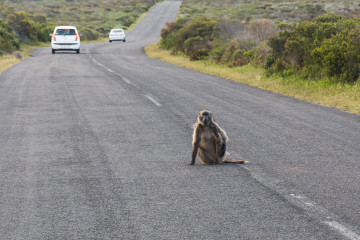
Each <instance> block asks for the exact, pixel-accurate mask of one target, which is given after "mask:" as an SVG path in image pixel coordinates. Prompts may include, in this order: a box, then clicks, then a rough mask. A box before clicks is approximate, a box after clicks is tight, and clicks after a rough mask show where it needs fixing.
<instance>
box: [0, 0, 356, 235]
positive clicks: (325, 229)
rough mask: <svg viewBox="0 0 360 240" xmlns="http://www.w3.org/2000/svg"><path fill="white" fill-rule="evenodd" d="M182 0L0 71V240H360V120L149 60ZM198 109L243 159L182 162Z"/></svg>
mask: <svg viewBox="0 0 360 240" xmlns="http://www.w3.org/2000/svg"><path fill="white" fill-rule="evenodd" d="M180 4H181V3H180V2H176V1H169V2H163V3H159V4H158V5H157V6H156V7H155V8H153V10H152V11H151V12H150V13H149V14H148V15H147V17H146V18H145V19H144V21H143V22H141V23H140V24H139V25H138V26H137V27H136V28H135V29H134V30H132V31H131V32H129V33H127V42H126V43H122V42H113V43H108V42H102V43H96V44H82V48H81V54H75V53H72V52H63V53H61V52H57V53H56V54H54V55H53V54H51V49H50V47H48V48H41V49H38V50H36V51H34V53H33V57H31V58H28V59H26V60H25V61H23V62H21V63H19V64H17V65H16V66H14V67H12V68H10V69H8V70H7V71H5V72H4V73H3V74H1V75H0V239H206V240H208V239H306V240H309V239H316V240H318V239H326V240H329V239H355V240H356V239H360V237H359V236H360V201H359V199H360V173H359V172H360V146H359V140H360V117H359V116H358V115H352V114H349V113H346V112H342V111H339V110H336V109H332V108H327V107H322V106H319V105H315V104H311V103H306V102H302V101H298V100H296V99H293V98H289V97H285V96H281V95H277V94H273V93H271V92H268V91H263V90H260V89H257V88H253V87H249V86H247V85H243V84H239V83H235V82H232V81H230V80H226V79H221V78H218V77H214V76H210V75H207V74H202V73H199V72H196V71H192V70H187V69H185V68H182V67H177V66H174V65H171V64H168V63H166V62H162V61H159V60H156V59H150V58H148V57H147V56H146V55H145V53H144V51H143V47H144V46H146V45H147V44H149V43H152V42H155V41H157V40H159V38H160V35H159V33H160V30H161V29H162V28H163V27H164V26H165V23H166V22H169V21H173V20H174V19H175V17H176V14H177V11H178V8H179V6H180ZM203 109H208V110H211V111H212V112H213V114H214V117H215V119H216V120H217V122H218V124H219V125H220V126H221V127H222V128H223V129H224V130H225V131H226V132H227V134H228V136H229V138H230V141H229V145H228V155H229V159H246V160H249V163H248V164H245V165H232V164H222V165H216V166H204V165H202V164H200V162H199V160H198V159H197V161H196V164H195V165H194V166H189V165H188V164H189V163H190V161H191V147H192V146H191V140H192V139H191V138H192V125H193V124H194V122H195V121H196V117H197V113H198V112H199V111H200V110H203Z"/></svg>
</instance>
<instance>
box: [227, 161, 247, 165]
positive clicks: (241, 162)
mask: <svg viewBox="0 0 360 240" xmlns="http://www.w3.org/2000/svg"><path fill="white" fill-rule="evenodd" d="M224 163H238V164H244V163H248V161H245V160H225V161H224Z"/></svg>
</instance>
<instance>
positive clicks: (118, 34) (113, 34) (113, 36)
mask: <svg viewBox="0 0 360 240" xmlns="http://www.w3.org/2000/svg"><path fill="white" fill-rule="evenodd" d="M112 41H123V42H126V39H125V32H124V30H123V29H121V28H118V29H111V31H110V33H109V42H112Z"/></svg>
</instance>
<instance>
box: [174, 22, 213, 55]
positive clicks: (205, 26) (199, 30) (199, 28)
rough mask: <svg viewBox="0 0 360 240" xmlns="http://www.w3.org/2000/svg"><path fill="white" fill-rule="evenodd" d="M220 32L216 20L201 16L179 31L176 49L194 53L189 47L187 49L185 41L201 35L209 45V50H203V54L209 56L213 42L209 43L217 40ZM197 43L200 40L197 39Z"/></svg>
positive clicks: (203, 40)
mask: <svg viewBox="0 0 360 240" xmlns="http://www.w3.org/2000/svg"><path fill="white" fill-rule="evenodd" d="M218 34H219V30H218V26H217V22H216V20H213V19H209V18H207V17H201V18H199V19H197V20H195V21H193V22H191V23H190V24H188V25H185V26H184V27H183V28H181V29H180V30H179V31H178V32H177V34H176V38H175V46H174V47H175V51H182V52H184V53H186V52H187V54H191V55H192V54H193V53H191V52H189V48H187V50H186V49H185V41H186V40H188V39H190V38H194V37H200V38H201V39H202V40H201V42H203V43H206V44H208V45H209V47H208V48H207V50H206V51H205V52H203V55H204V56H207V55H208V54H209V51H210V50H211V44H209V43H211V42H212V41H214V40H216V38H217V37H218ZM197 43H198V44H199V40H197ZM204 50H205V49H204ZM194 54H195V53H194ZM195 55H196V54H195Z"/></svg>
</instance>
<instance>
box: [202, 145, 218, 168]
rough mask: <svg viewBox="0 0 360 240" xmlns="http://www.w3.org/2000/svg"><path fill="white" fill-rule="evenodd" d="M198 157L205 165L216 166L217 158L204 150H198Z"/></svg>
mask: <svg viewBox="0 0 360 240" xmlns="http://www.w3.org/2000/svg"><path fill="white" fill-rule="evenodd" d="M198 155H199V158H200V160H201V161H202V162H203V163H205V164H217V163H218V162H217V156H215V155H214V154H211V153H209V152H207V151H205V150H204V149H201V148H199V151H198Z"/></svg>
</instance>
